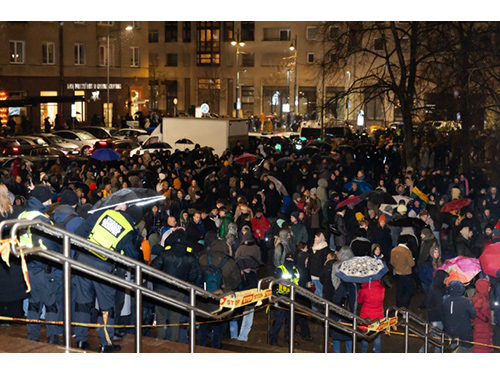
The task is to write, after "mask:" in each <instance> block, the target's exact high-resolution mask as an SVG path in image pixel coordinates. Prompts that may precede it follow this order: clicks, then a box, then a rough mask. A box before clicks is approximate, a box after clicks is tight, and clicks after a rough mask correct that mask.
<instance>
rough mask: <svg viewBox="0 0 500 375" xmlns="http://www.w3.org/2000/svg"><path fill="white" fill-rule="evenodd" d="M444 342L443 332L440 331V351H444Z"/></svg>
mask: <svg viewBox="0 0 500 375" xmlns="http://www.w3.org/2000/svg"><path fill="white" fill-rule="evenodd" d="M444 343H445V339H444V332H443V333H441V353H444Z"/></svg>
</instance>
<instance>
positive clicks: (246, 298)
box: [220, 288, 272, 308]
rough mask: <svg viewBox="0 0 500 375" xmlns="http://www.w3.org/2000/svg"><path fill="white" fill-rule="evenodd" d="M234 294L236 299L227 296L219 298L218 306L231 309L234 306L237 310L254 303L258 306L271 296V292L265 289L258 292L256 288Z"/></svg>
mask: <svg viewBox="0 0 500 375" xmlns="http://www.w3.org/2000/svg"><path fill="white" fill-rule="evenodd" d="M235 294H236V297H232V296H227V297H223V298H221V299H220V306H223V307H228V308H232V307H233V306H234V307H235V308H237V307H240V306H245V305H249V304H251V303H255V302H258V304H257V305H260V303H261V301H262V300H264V299H266V298H269V297H270V296H271V294H272V290H271V289H265V290H260V291H259V290H258V289H257V288H255V289H249V290H244V291H241V292H236V293H235Z"/></svg>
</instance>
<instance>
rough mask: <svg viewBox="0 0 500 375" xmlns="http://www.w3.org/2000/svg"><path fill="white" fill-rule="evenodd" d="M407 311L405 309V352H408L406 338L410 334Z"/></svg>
mask: <svg viewBox="0 0 500 375" xmlns="http://www.w3.org/2000/svg"><path fill="white" fill-rule="evenodd" d="M409 331H410V327H409V313H408V311H405V353H408V339H409V336H410V332H409Z"/></svg>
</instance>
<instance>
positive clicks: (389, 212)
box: [384, 205, 394, 216]
mask: <svg viewBox="0 0 500 375" xmlns="http://www.w3.org/2000/svg"><path fill="white" fill-rule="evenodd" d="M392 210H394V208H393V207H392V206H389V205H387V206H385V207H384V215H389V216H392V214H391V211H392Z"/></svg>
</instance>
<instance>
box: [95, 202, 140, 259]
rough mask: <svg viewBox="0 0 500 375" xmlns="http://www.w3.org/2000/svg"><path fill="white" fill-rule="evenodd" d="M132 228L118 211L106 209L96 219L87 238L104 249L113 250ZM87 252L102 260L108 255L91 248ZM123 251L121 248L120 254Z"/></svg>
mask: <svg viewBox="0 0 500 375" xmlns="http://www.w3.org/2000/svg"><path fill="white" fill-rule="evenodd" d="M133 230H134V227H133V226H132V225H131V224H130V223H129V222H128V220H127V219H126V218H125V217H124V216H123V215H122V214H121V213H120V212H119V211H115V210H106V211H105V212H104V213H103V214H102V215H101V216H100V217H99V219H97V221H96V223H95V225H94V228H92V232H90V235H89V238H88V240H89V241H90V242H93V243H95V244H97V245H101V246H102V247H105V248H106V249H109V250H112V251H115V250H116V247H117V246H118V243H119V242H120V241H121V240H122V238H123V237H125V236H126V235H127V234H128V233H129V232H131V231H133ZM89 252H91V253H92V254H94V255H95V256H97V257H98V258H100V259H102V260H107V259H108V257H106V256H104V255H101V254H98V253H96V252H94V251H92V250H89ZM123 253H124V252H123V250H121V254H122V255H123Z"/></svg>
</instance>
